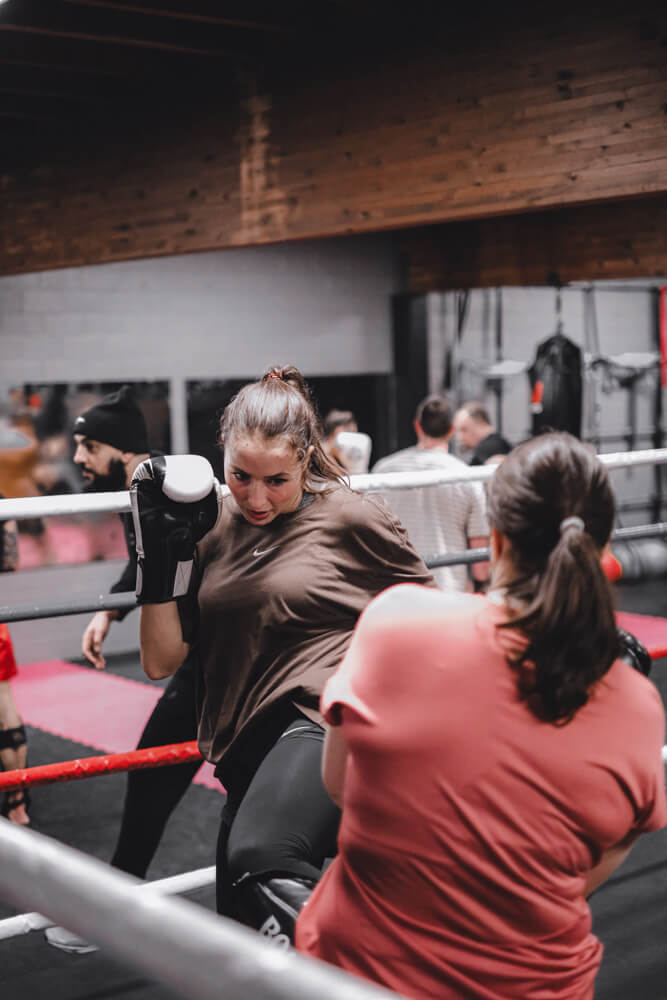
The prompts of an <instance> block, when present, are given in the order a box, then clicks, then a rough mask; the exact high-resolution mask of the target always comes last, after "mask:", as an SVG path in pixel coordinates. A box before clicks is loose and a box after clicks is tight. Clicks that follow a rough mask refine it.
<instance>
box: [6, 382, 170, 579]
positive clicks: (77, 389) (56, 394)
mask: <svg viewBox="0 0 667 1000" xmlns="http://www.w3.org/2000/svg"><path fill="white" fill-rule="evenodd" d="M122 384H123V383H121V382H94V383H93V382H81V383H55V384H29V383H23V384H19V385H11V386H9V387H7V388H5V389H4V390H3V391H2V392H1V393H0V493H2V494H3V495H4V496H5V497H9V498H11V497H36V496H55V495H60V494H67V493H80V492H83V491H84V489H85V485H86V484H85V481H84V479H83V477H82V476H81V472H80V470H79V468H78V467H77V466H76V465H75V464H74V462H73V460H72V459H73V455H74V439H73V437H72V425H73V423H74V419H75V418H76V417H77V416H78V414H80V413H82V412H83V411H84V410H86V409H88V407H90V406H93V405H94V404H95V403H97V402H99V401H100V400H101V399H102V398H103V396H105V395H107V394H108V393H110V392H114V391H115V390H116V389H118V388H120V386H121V385H122ZM132 386H133V389H134V394H135V397H136V400H137V402H138V404H139V406H140V407H141V410H142V412H143V415H144V417H145V420H146V425H147V428H148V437H149V441H150V443H151V447H152V448H155V449H158V450H160V451H169V449H170V426H169V404H168V383H167V382H165V381H162V382H135V383H132ZM17 524H18V530H19V569H20V570H23V569H35V568H38V567H43V566H53V565H63V564H70V563H84V562H92V561H96V560H102V559H124V558H125V557H126V548H125V539H124V535H123V528H122V524H121V522H120V519H119V518H118V517H117V516H116V515H115V514H97V515H85V516H83V515H82V516H73V517H64V516H59V517H49V518H30V519H26V520H20V521H18V522H17Z"/></svg>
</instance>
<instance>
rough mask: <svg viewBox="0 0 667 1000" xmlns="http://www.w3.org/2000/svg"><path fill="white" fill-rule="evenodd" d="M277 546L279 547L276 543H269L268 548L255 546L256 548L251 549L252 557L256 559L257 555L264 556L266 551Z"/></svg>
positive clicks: (271, 550) (270, 550)
mask: <svg viewBox="0 0 667 1000" xmlns="http://www.w3.org/2000/svg"><path fill="white" fill-rule="evenodd" d="M277 548H279V546H278V545H271V546H270V547H269V548H268V549H260V547H259V546H257V548H256V549H253V552H252V554H253V556H254V558H255V559H256V558H257V556H265V555H266V554H267V552H273V550H274V549H277Z"/></svg>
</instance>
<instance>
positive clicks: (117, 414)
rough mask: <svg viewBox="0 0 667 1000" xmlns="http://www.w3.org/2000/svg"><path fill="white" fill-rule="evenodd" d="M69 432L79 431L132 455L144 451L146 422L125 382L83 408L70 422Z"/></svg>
mask: <svg viewBox="0 0 667 1000" xmlns="http://www.w3.org/2000/svg"><path fill="white" fill-rule="evenodd" d="M72 434H83V436H84V437H87V438H91V440H93V441H99V442H101V443H102V444H110V445H111V446H112V447H113V448H118V450H119V451H131V452H133V453H134V454H135V455H143V454H144V453H145V452H147V451H148V433H147V431H146V421H145V420H144V415H143V413H142V412H141V410H140V409H139V407H138V405H137V402H136V400H135V398H134V396H133V394H132V389H131V388H130V386H129V385H124V386H122V387H121V388H120V389H119V390H118V391H117V392H110V393H109V395H108V396H105V397H104V399H101V400H100V402H99V403H95V405H94V406H91V407H90V409H88V410H84V412H83V413H82V414H81V416H79V417H77V418H76V420H75V421H74V426H73V427H72Z"/></svg>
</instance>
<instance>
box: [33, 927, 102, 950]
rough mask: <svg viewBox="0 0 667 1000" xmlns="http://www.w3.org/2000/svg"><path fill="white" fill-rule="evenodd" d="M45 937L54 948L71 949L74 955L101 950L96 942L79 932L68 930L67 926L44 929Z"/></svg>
mask: <svg viewBox="0 0 667 1000" xmlns="http://www.w3.org/2000/svg"><path fill="white" fill-rule="evenodd" d="M44 937H45V938H46V940H47V941H48V942H49V944H52V945H53V947H54V948H60V950H61V951H69V952H71V953H72V954H74V955H87V954H88V953H89V952H91V951H99V948H98V947H97V945H96V944H91V943H90V941H86V939H85V938H82V937H79V935H78V934H74V933H73V932H72V931H68V930H67V928H66V927H49V928H47V930H45V931H44Z"/></svg>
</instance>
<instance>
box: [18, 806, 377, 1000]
mask: <svg viewBox="0 0 667 1000" xmlns="http://www.w3.org/2000/svg"><path fill="white" fill-rule="evenodd" d="M137 883H138V880H137V879H135V878H132V877H131V876H129V875H125V874H123V873H122V872H119V871H117V870H116V869H114V868H110V867H109V866H108V865H105V864H103V862H101V861H97V860H95V859H94V858H89V857H86V855H84V854H81V853H80V852H79V851H75V850H74V849H73V848H71V847H65V846H64V845H62V844H59V843H58V842H57V841H55V840H51V839H50V838H48V837H45V836H44V835H43V834H40V833H37V832H36V831H34V830H26V829H22V828H19V827H17V826H16V825H15V824H14V823H10V822H9V820H6V819H3V820H0V894H2V895H3V896H4V897H5V898H6V899H8V900H9V901H10V902H11V903H13V904H14V905H15V906H21V907H22V906H29V907H31V908H33V909H34V910H36V911H39V912H40V913H45V914H46V915H47V916H49V917H50V918H51V920H52V921H53V922H54V923H57V924H60V925H62V926H63V927H67V928H68V929H69V930H71V931H74V932H75V933H77V934H80V935H82V936H83V937H84V938H86V939H87V940H89V941H92V942H93V943H94V944H97V945H100V946H101V947H102V948H104V949H105V950H106V951H107V952H109V953H110V954H112V955H114V956H115V957H116V958H118V959H119V960H120V961H121V962H124V963H125V964H126V965H130V966H132V967H134V968H136V969H138V970H140V971H141V972H142V973H144V974H145V975H148V976H150V977H151V978H152V979H154V980H156V981H158V982H161V983H164V984H165V985H167V986H169V987H170V988H171V989H172V990H173V991H174V992H176V993H180V994H181V995H182V996H183V997H186V998H187V1000H220V997H221V996H224V997H225V1000H248V997H252V998H253V1000H312V998H313V997H315V996H316V997H318V1000H382V998H383V997H384V998H385V1000H389V998H392V997H393V998H394V1000H395V997H396V995H395V994H393V993H390V992H388V991H387V990H384V989H381V988H380V987H378V986H374V985H373V984H371V983H366V982H364V981H363V980H360V979H357V978H355V977H354V976H350V975H348V974H347V973H345V972H343V971H341V970H340V969H335V968H333V967H332V966H330V965H326V964H325V963H324V962H317V961H315V960H313V959H309V958H307V957H305V956H303V955H299V954H297V953H296V952H295V951H283V950H281V949H278V948H276V947H274V946H272V945H271V944H269V943H268V942H267V941H266V940H264V939H263V938H261V937H260V936H259V935H258V934H257V933H255V932H254V931H251V930H248V929H247V928H245V927H241V926H240V925H239V924H236V923H234V922H233V921H231V920H227V919H225V918H224V917H218V916H215V915H214V914H213V913H210V912H209V911H208V910H204V909H203V908H202V907H200V906H197V905H196V904H195V903H190V902H188V901H187V900H182V899H172V898H170V897H165V896H162V895H160V894H159V893H157V892H155V891H151V890H150V887H149V886H145V887H144V888H145V891H143V892H137V891H136V886H137Z"/></svg>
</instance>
